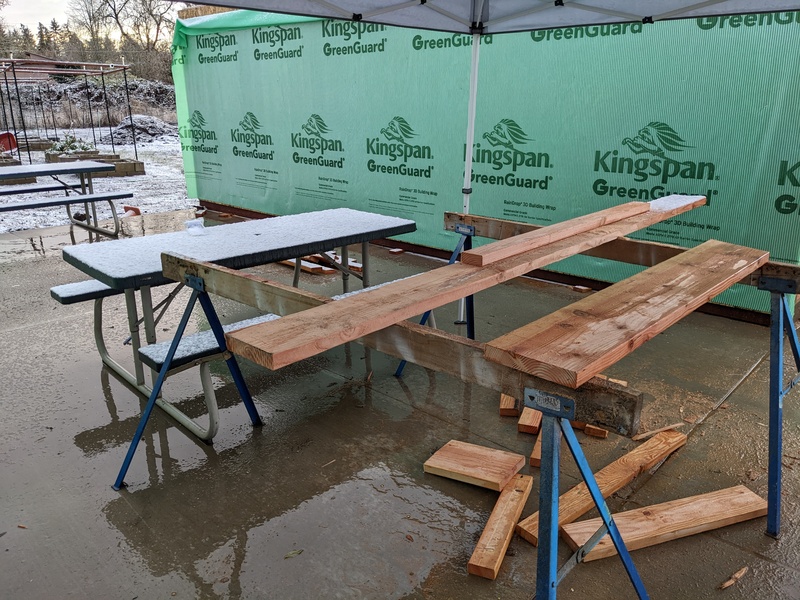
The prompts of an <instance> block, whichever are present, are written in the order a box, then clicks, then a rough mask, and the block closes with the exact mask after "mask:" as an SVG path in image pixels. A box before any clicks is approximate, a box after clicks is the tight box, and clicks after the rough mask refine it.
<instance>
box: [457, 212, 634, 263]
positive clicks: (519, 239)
mask: <svg viewBox="0 0 800 600" xmlns="http://www.w3.org/2000/svg"><path fill="white" fill-rule="evenodd" d="M649 210H650V204H649V203H647V202H628V203H626V204H620V205H618V206H612V207H611V208H607V209H605V210H600V211H597V212H594V213H590V214H588V215H584V216H582V217H577V218H575V219H569V220H568V221H562V222H561V223H555V224H553V225H549V226H547V227H542V228H541V229H537V230H535V231H530V232H528V233H523V234H522V235H517V236H514V237H510V238H507V239H504V240H500V241H499V242H494V243H492V244H487V245H486V246H481V247H480V248H476V249H474V250H468V251H466V252H462V253H461V262H462V263H464V264H466V265H475V266H476V267H483V266H486V265H489V264H491V263H493V262H497V261H498V260H502V259H504V258H508V257H510V256H514V255H516V254H521V253H522V252H527V251H528V250H534V249H535V248H541V247H542V246H545V245H547V244H552V243H553V242H557V241H559V240H563V239H565V238H568V237H570V236H573V235H576V234H578V233H583V232H585V231H590V230H592V229H596V228H597V227H602V226H603V225H609V224H611V223H616V222H617V221H621V220H622V219H627V218H628V217H633V216H635V215H640V214H642V213H645V212H648V211H649Z"/></svg>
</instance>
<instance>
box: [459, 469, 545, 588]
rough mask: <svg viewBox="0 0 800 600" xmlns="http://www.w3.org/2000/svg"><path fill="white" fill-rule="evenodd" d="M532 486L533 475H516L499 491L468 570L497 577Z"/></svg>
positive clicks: (489, 576)
mask: <svg viewBox="0 0 800 600" xmlns="http://www.w3.org/2000/svg"><path fill="white" fill-rule="evenodd" d="M532 487H533V477H531V476H530V475H514V477H513V478H512V479H511V481H510V482H509V483H508V484H507V485H506V487H504V488H503V491H502V492H500V498H498V499H497V504H495V505H494V509H493V510H492V514H491V515H489V520H488V521H487V522H486V527H484V529H483V533H481V537H480V539H479V540H478V544H477V545H476V546H475V550H474V551H473V552H472V557H471V558H470V559H469V562H468V563H467V572H468V573H471V574H472V575H479V576H481V577H485V578H486V579H495V578H496V577H497V573H498V572H499V571H500V565H501V564H502V563H503V558H505V555H506V550H508V545H509V544H510V543H511V537H512V536H513V535H514V526H515V525H516V523H517V521H518V520H519V516H520V515H521V514H522V509H523V508H524V507H525V503H526V502H527V501H528V496H529V495H530V493H531V488H532Z"/></svg>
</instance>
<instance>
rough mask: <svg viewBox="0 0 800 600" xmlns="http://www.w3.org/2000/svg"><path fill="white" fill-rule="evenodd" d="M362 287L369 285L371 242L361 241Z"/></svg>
mask: <svg viewBox="0 0 800 600" xmlns="http://www.w3.org/2000/svg"><path fill="white" fill-rule="evenodd" d="M361 287H365V288H367V287H369V242H361Z"/></svg>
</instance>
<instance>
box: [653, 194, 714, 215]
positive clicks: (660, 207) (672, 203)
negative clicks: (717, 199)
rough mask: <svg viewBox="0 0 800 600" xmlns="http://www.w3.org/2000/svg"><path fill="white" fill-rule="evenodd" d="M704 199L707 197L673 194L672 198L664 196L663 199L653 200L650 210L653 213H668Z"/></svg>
mask: <svg viewBox="0 0 800 600" xmlns="http://www.w3.org/2000/svg"><path fill="white" fill-rule="evenodd" d="M704 197H705V196H684V195H683V194H672V195H671V196H664V197H663V198H658V199H657V200H652V201H651V202H650V210H651V211H653V212H666V211H669V210H674V209H676V208H680V207H682V206H687V205H689V204H692V203H693V202H697V201H698V200H699V199H700V198H704Z"/></svg>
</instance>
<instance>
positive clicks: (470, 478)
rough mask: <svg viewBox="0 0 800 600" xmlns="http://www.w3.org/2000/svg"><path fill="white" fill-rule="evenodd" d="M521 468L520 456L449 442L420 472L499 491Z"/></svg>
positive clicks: (522, 459)
mask: <svg viewBox="0 0 800 600" xmlns="http://www.w3.org/2000/svg"><path fill="white" fill-rule="evenodd" d="M523 466H525V457H524V456H522V455H521V454H515V453H513V452H507V451H506V450H497V449H496V448H487V447H486V446H478V445H477V444H470V443H468V442H461V441H459V440H450V441H449V442H447V443H446V444H445V445H444V446H442V447H441V448H439V449H438V450H437V451H436V452H434V453H433V454H432V455H431V457H430V458H429V459H428V460H426V461H425V464H424V465H423V470H424V471H425V472H426V473H432V474H434V475H441V476H442V477H449V478H450V479H456V480H458V481H463V482H464V483H471V484H473V485H478V486H480V487H485V488H489V489H490V490H495V491H496V492H499V491H500V490H502V489H503V488H504V487H505V486H506V485H507V484H508V482H509V481H511V478H512V477H514V475H516V474H517V472H518V471H519V470H520V469H521V468H522V467H523Z"/></svg>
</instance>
